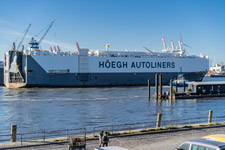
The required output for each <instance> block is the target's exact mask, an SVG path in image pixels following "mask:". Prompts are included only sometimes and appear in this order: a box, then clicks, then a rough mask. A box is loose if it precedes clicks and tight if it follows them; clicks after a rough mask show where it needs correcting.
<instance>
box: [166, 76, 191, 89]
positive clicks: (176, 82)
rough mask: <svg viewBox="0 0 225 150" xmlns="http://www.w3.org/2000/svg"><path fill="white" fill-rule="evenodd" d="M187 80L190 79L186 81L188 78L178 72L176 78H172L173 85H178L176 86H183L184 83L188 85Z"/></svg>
mask: <svg viewBox="0 0 225 150" xmlns="http://www.w3.org/2000/svg"><path fill="white" fill-rule="evenodd" d="M188 82H190V81H188V80H186V79H185V78H184V75H183V74H179V75H178V76H177V79H176V80H173V86H176V85H177V86H178V87H183V86H184V84H185V86H188V84H187V83H188ZM169 85H170V83H169Z"/></svg>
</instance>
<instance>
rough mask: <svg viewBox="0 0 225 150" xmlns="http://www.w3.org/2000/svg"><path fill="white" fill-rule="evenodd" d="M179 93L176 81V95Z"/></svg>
mask: <svg viewBox="0 0 225 150" xmlns="http://www.w3.org/2000/svg"><path fill="white" fill-rule="evenodd" d="M177 92H178V85H177V81H176V93H177Z"/></svg>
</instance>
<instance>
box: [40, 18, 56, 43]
mask: <svg viewBox="0 0 225 150" xmlns="http://www.w3.org/2000/svg"><path fill="white" fill-rule="evenodd" d="M55 21H56V20H55V19H54V20H53V21H52V22H51V23H50V25H49V27H48V29H47V30H46V31H45V33H44V35H43V36H42V37H41V39H40V40H39V41H38V44H40V43H41V41H42V40H43V39H44V38H45V36H46V35H47V33H48V31H49V30H50V29H51V27H52V25H53V24H54V23H55Z"/></svg>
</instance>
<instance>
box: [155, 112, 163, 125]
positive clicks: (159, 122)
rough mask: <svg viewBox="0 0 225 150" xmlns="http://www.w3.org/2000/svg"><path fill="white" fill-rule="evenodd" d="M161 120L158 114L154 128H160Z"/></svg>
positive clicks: (160, 115)
mask: <svg viewBox="0 0 225 150" xmlns="http://www.w3.org/2000/svg"><path fill="white" fill-rule="evenodd" d="M161 119H162V114H160V113H158V114H157V120H156V128H159V127H160V126H161Z"/></svg>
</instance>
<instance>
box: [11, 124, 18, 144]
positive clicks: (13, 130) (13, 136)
mask: <svg viewBox="0 0 225 150" xmlns="http://www.w3.org/2000/svg"><path fill="white" fill-rule="evenodd" d="M16 132H17V125H12V126H11V142H16Z"/></svg>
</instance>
